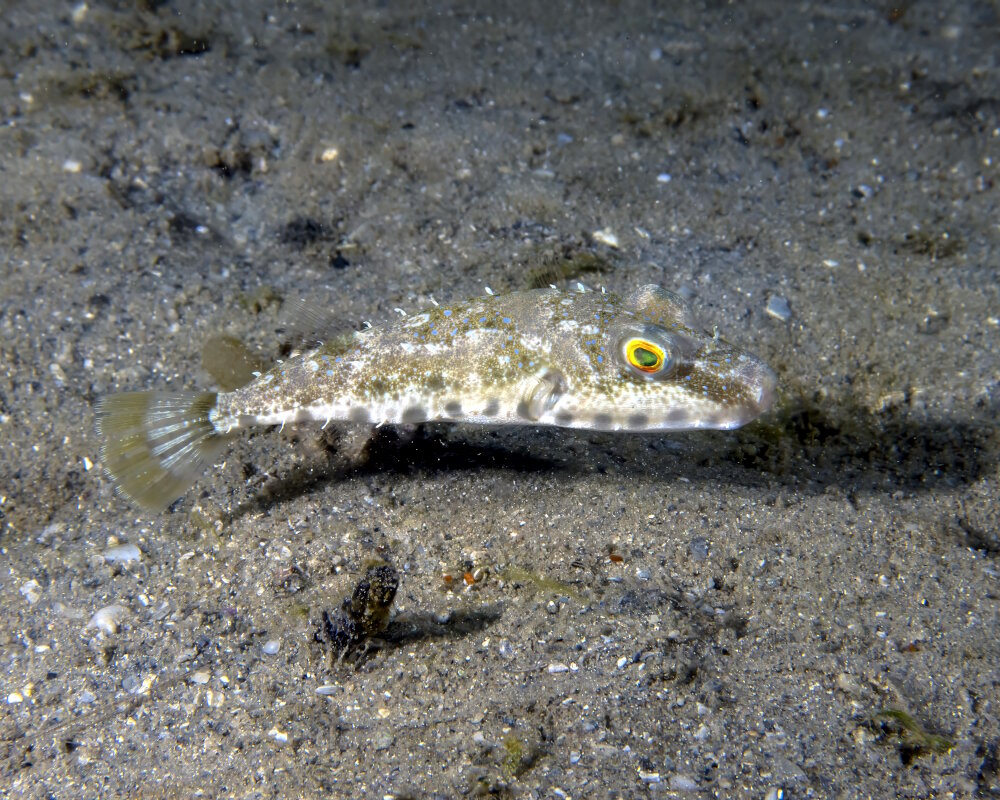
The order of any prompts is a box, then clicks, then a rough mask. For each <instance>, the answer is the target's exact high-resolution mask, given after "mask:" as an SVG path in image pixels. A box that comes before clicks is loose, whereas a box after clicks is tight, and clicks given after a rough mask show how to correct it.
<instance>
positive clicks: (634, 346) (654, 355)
mask: <svg viewBox="0 0 1000 800" xmlns="http://www.w3.org/2000/svg"><path fill="white" fill-rule="evenodd" d="M625 356H626V358H628V363H629V364H631V365H632V366H633V367H635V368H636V369H641V370H642V371H643V372H649V373H653V372H659V371H660V370H661V369H663V363H664V362H665V361H666V354H665V353H664V352H663V349H662V348H660V347H657V346H656V345H655V344H653V343H652V342H647V341H646V340H645V339H632V340H631V341H630V342H629V343H628V345H626V347H625Z"/></svg>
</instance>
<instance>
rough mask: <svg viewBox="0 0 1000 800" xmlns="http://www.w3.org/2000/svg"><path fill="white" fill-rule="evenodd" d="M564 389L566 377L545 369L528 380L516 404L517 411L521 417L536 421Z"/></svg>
mask: <svg viewBox="0 0 1000 800" xmlns="http://www.w3.org/2000/svg"><path fill="white" fill-rule="evenodd" d="M565 391H566V378H565V377H563V374H562V373H561V372H558V371H557V370H554V369H547V370H545V371H544V372H542V373H540V374H539V375H536V376H535V377H534V378H532V379H531V381H529V383H528V385H527V386H526V387H525V390H524V394H523V395H522V397H521V402H520V403H518V405H517V413H518V415H519V416H520V417H521V418H522V419H525V420H529V421H531V422H537V421H538V420H539V419H541V417H542V416H543V415H544V414H545V413H546V412H548V411H551V410H552V409H553V408H554V407H555V404H556V403H558V402H559V399H560V398H561V397H562V396H563V394H564V393H565Z"/></svg>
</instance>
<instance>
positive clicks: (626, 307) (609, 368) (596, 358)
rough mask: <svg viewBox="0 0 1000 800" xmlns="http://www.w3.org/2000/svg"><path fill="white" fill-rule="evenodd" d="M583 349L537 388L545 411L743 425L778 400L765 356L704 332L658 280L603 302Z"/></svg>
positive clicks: (589, 420) (591, 423)
mask: <svg viewBox="0 0 1000 800" xmlns="http://www.w3.org/2000/svg"><path fill="white" fill-rule="evenodd" d="M597 298H598V299H596V300H595V302H596V303H598V304H600V305H599V306H598V310H597V311H596V312H595V313H594V314H593V315H592V317H593V319H594V322H593V324H591V325H589V326H588V329H587V330H586V331H584V332H582V335H581V336H579V337H576V338H577V345H578V346H579V348H580V350H579V351H578V352H577V353H575V354H574V357H572V358H570V357H569V354H566V356H567V358H566V361H567V363H569V364H572V366H573V368H572V369H567V370H560V369H559V368H558V366H556V367H553V368H551V369H549V370H547V372H546V373H545V374H543V375H542V376H541V378H540V382H539V384H538V387H537V388H536V389H535V391H536V392H537V393H538V394H537V395H536V398H537V397H543V398H544V401H545V402H544V404H543V405H545V406H547V407H546V408H545V409H544V412H543V414H542V415H540V416H541V418H540V419H539V421H542V422H549V423H551V424H556V425H565V426H568V427H584V428H596V429H603V430H632V431H658V430H686V429H694V428H719V429H730V428H738V427H740V426H741V425H745V424H746V423H747V422H750V421H751V420H753V419H755V418H757V417H758V416H760V415H761V414H763V413H764V412H766V411H767V410H768V409H770V408H771V406H772V404H773V402H774V397H775V390H776V384H777V379H776V376H775V374H774V372H773V371H772V370H771V369H770V368H769V367H768V366H767V365H766V364H765V363H764V362H763V361H761V360H760V359H759V358H757V357H755V356H754V355H752V354H750V353H748V352H746V351H744V350H742V349H740V348H738V347H736V346H735V345H732V344H729V343H728V342H726V341H724V340H722V339H721V338H720V337H719V336H718V335H716V334H714V333H711V334H710V333H706V332H704V331H702V330H701V328H700V326H699V325H698V322H697V320H696V318H695V315H694V313H693V312H692V310H691V308H690V306H689V305H688V303H686V302H685V301H684V300H683V299H682V298H680V297H679V296H677V295H676V294H674V293H672V292H669V291H667V290H665V289H662V288H660V287H658V286H655V285H650V286H642V287H639V288H638V289H636V290H634V291H633V292H632V293H631V294H629V295H626V296H624V297H622V298H620V299H618V301H617V302H611V301H610V300H604V301H602V300H600V299H599V298H600V296H599V295H597Z"/></svg>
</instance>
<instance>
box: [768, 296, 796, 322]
mask: <svg viewBox="0 0 1000 800" xmlns="http://www.w3.org/2000/svg"><path fill="white" fill-rule="evenodd" d="M765 311H767V313H768V314H770V315H771V316H772V317H774V318H775V319H777V320H781V321H782V322H788V320H790V319H791V318H792V307H791V306H790V305H788V300H786V299H785V298H784V297H781V296H780V295H776V294H773V295H771V297H770V298H768V301H767V308H765Z"/></svg>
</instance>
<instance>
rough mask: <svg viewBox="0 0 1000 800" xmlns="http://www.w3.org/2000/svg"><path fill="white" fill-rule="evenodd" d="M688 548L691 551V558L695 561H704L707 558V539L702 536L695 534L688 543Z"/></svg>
mask: <svg viewBox="0 0 1000 800" xmlns="http://www.w3.org/2000/svg"><path fill="white" fill-rule="evenodd" d="M688 550H689V551H690V552H691V558H692V559H694V560H695V561H704V560H705V559H706V558H708V539H705V538H704V537H702V536H695V537H694V538H693V539H692V540H691V541H690V542H689V543H688Z"/></svg>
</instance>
